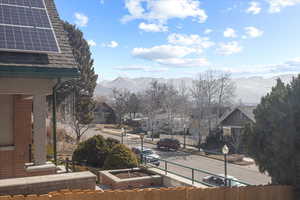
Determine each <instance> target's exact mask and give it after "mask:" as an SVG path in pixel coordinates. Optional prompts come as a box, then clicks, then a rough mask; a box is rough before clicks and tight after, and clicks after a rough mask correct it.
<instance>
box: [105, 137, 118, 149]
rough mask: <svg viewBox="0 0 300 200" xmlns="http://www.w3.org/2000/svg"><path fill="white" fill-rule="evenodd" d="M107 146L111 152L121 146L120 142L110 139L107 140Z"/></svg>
mask: <svg viewBox="0 0 300 200" xmlns="http://www.w3.org/2000/svg"><path fill="white" fill-rule="evenodd" d="M106 144H107V146H108V148H109V150H111V149H112V148H113V147H114V146H115V145H116V144H120V141H119V140H117V139H114V138H111V137H109V138H107V139H106Z"/></svg>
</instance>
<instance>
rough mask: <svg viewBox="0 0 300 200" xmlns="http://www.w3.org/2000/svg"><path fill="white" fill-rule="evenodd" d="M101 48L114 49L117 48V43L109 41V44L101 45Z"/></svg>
mask: <svg viewBox="0 0 300 200" xmlns="http://www.w3.org/2000/svg"><path fill="white" fill-rule="evenodd" d="M102 46H103V47H109V48H116V47H118V46H119V43H118V42H116V41H110V42H109V43H104V44H102Z"/></svg>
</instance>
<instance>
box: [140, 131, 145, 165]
mask: <svg viewBox="0 0 300 200" xmlns="http://www.w3.org/2000/svg"><path fill="white" fill-rule="evenodd" d="M144 137H145V134H144V133H141V134H140V138H141V163H143V151H144Z"/></svg>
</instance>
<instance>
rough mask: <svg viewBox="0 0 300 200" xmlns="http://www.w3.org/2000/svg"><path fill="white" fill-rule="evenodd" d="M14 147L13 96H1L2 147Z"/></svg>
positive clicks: (0, 137)
mask: <svg viewBox="0 0 300 200" xmlns="http://www.w3.org/2000/svg"><path fill="white" fill-rule="evenodd" d="M10 145H13V96H12V95H0V147H1V146H2V147H3V146H10Z"/></svg>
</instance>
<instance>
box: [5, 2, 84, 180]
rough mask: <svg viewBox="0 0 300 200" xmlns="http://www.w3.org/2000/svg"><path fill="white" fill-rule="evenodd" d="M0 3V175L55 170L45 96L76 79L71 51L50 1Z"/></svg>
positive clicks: (76, 74)
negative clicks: (49, 158)
mask: <svg viewBox="0 0 300 200" xmlns="http://www.w3.org/2000/svg"><path fill="white" fill-rule="evenodd" d="M0 4H1V8H2V9H1V10H2V11H0V12H1V15H0V179H5V178H15V177H28V176H36V175H49V174H55V173H56V166H55V165H54V164H52V163H49V162H47V159H46V154H47V152H46V138H47V137H46V118H47V109H48V104H47V102H46V97H47V96H48V95H52V94H54V93H55V89H56V88H57V87H58V85H59V83H60V82H61V81H63V80H66V79H71V78H75V77H78V70H77V67H76V63H75V60H74V57H73V54H72V50H71V48H70V45H69V42H68V38H67V35H66V34H65V32H64V30H63V26H62V23H61V21H60V19H59V16H58V13H57V10H56V7H55V4H54V1H53V0H35V1H6V3H5V4H2V3H0ZM3 10H9V12H4V11H3ZM4 15H5V16H4ZM6 15H7V16H6ZM8 19H10V20H8ZM5 20H7V21H5ZM31 152H33V158H31ZM31 160H33V161H34V162H33V163H31Z"/></svg>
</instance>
